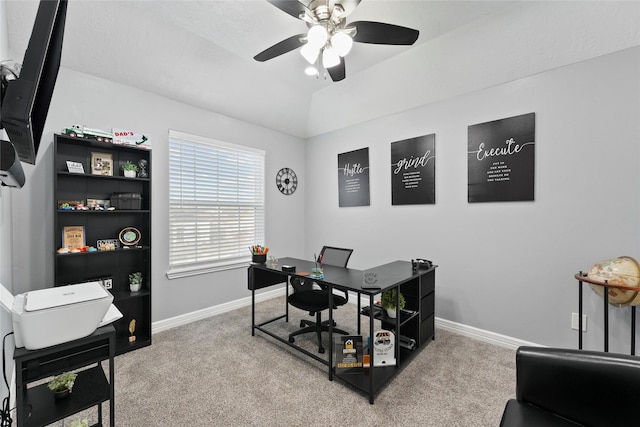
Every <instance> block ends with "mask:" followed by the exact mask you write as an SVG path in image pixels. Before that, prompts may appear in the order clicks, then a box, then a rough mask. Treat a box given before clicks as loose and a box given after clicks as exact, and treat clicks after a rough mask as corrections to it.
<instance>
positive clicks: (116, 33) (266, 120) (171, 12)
mask: <svg viewBox="0 0 640 427" xmlns="http://www.w3.org/2000/svg"><path fill="white" fill-rule="evenodd" d="M510 3H511V2H506V1H496V2H482V1H472V2H458V1H440V2H438V1H376V0H364V1H362V2H361V3H360V5H359V6H358V7H357V8H356V10H355V11H354V12H353V13H352V14H351V15H350V16H349V18H348V22H350V21H355V20H371V21H379V22H387V23H392V24H396V25H402V26H407V27H410V28H415V29H418V30H419V31H420V37H419V38H418V41H417V42H416V44H415V45H414V46H384V45H369V44H363V43H356V44H355V45H354V47H353V49H352V51H351V53H349V55H348V56H347V58H346V70H347V78H346V79H345V80H343V81H342V82H338V83H334V82H332V81H331V80H330V79H326V80H325V79H323V78H319V79H318V78H314V77H309V76H306V75H305V74H304V73H303V70H304V67H305V64H306V62H305V61H304V59H303V58H302V56H301V55H300V54H299V53H298V51H293V52H289V53H287V54H285V55H282V56H280V57H278V58H275V59H273V60H270V61H267V62H264V63H259V62H256V61H255V60H253V56H254V55H256V54H257V53H259V52H261V51H262V50H264V49H266V48H267V47H269V46H271V45H273V44H275V43H277V42H279V41H280V40H283V39H285V38H287V37H290V36H292V35H294V34H299V33H303V32H305V30H306V24H305V23H304V22H302V21H300V20H298V19H295V18H293V17H291V16H289V15H287V14H286V13H284V12H282V11H281V10H279V9H277V8H276V7H274V6H272V5H271V4H269V3H267V2H266V1H264V0H254V1H211V0H209V1H167V0H164V1H76V0H70V1H69V6H68V14H67V23H66V30H65V41H64V50H63V59H62V66H63V67H67V68H71V69H74V70H77V71H81V72H84V73H87V74H91V75H94V76H97V77H101V78H105V79H108V80H112V81H116V82H120V83H122V84H126V85H130V86H134V87H138V88H141V89H144V90H147V91H150V92H154V93H158V94H161V95H164V96H166V97H169V98H172V99H175V100H178V101H181V102H185V103H188V104H191V105H195V106H198V107H201V108H204V109H208V110H211V111H215V112H218V113H221V114H225V115H227V116H230V117H234V118H238V119H241V120H245V121H249V122H252V123H256V124H259V125H262V126H265V127H269V128H273V129H276V130H279V131H282V132H285V133H289V134H292V135H296V136H300V137H306V136H309V135H308V131H307V129H308V127H307V121H308V114H309V109H310V103H311V102H312V97H313V94H314V93H315V92H317V91H321V90H323V89H325V88H327V87H330V86H332V85H342V86H348V85H349V84H350V82H351V78H353V77H354V76H356V75H358V74H359V73H362V72H363V71H365V70H368V69H371V68H373V67H376V66H377V65H379V64H381V63H384V62H385V61H393V60H394V58H395V57H397V56H398V55H400V54H402V53H404V52H406V51H408V50H410V49H412V48H413V47H415V46H418V45H420V44H423V43H425V42H427V41H429V40H432V39H435V38H437V37H440V36H442V35H443V34H445V33H447V32H449V31H452V30H454V29H456V28H460V27H462V26H465V25H467V24H469V23H470V22H472V21H474V20H477V19H480V18H482V17H483V16H486V15H488V14H491V13H494V12H496V11H497V10H499V9H502V8H505V7H508V6H509V4H510ZM36 10H37V2H36V1H23V0H20V1H12V0H10V1H8V2H7V20H8V33H9V49H10V51H11V52H14V53H15V54H17V55H18V56H20V57H21V55H23V54H24V50H25V49H26V45H27V42H28V39H29V35H30V32H31V27H32V24H30V23H32V22H33V20H34V18H35V13H36ZM16 60H17V61H18V62H19V61H20V60H19V59H16ZM384 83H385V82H384V81H381V82H378V83H377V85H378V84H379V85H384Z"/></svg>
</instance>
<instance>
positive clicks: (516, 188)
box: [467, 113, 535, 203]
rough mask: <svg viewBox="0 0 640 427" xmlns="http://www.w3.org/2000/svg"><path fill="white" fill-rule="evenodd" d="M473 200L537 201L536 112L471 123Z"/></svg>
mask: <svg viewBox="0 0 640 427" xmlns="http://www.w3.org/2000/svg"><path fill="white" fill-rule="evenodd" d="M468 144H469V145H468V155H467V157H468V165H469V186H468V200H469V203H472V202H505V201H521V200H534V178H535V169H534V166H535V161H534V160H535V156H534V154H535V113H529V114H523V115H521V116H515V117H509V118H507V119H502V120H495V121H493V122H487V123H480V124H477V125H472V126H469V141H468Z"/></svg>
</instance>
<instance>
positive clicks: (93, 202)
mask: <svg viewBox="0 0 640 427" xmlns="http://www.w3.org/2000/svg"><path fill="white" fill-rule="evenodd" d="M87 207H88V208H89V209H91V210H106V209H109V208H110V207H111V200H104V199H87Z"/></svg>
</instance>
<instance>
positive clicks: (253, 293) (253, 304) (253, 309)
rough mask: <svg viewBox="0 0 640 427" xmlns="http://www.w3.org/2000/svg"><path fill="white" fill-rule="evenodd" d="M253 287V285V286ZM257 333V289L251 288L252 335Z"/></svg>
mask: <svg viewBox="0 0 640 427" xmlns="http://www.w3.org/2000/svg"><path fill="white" fill-rule="evenodd" d="M252 288H253V287H252ZM255 335H256V290H255V288H253V289H251V336H252V337H253V336H255Z"/></svg>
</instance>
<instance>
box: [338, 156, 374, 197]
mask: <svg viewBox="0 0 640 427" xmlns="http://www.w3.org/2000/svg"><path fill="white" fill-rule="evenodd" d="M338 191H339V198H340V201H339V206H340V207H341V208H342V207H348V206H369V148H362V149H360V150H355V151H349V152H348V153H342V154H338Z"/></svg>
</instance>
